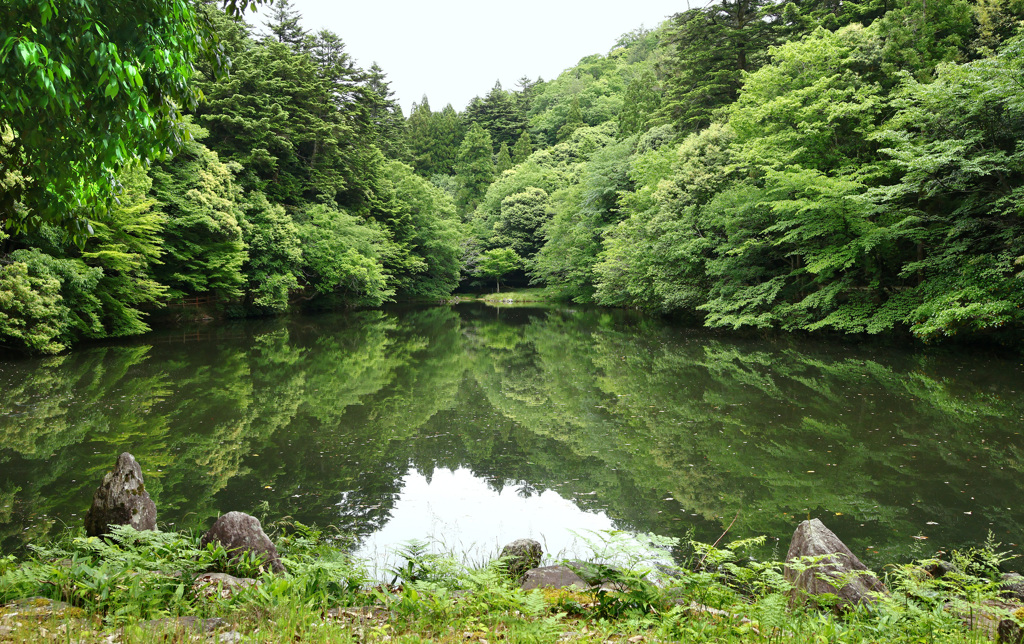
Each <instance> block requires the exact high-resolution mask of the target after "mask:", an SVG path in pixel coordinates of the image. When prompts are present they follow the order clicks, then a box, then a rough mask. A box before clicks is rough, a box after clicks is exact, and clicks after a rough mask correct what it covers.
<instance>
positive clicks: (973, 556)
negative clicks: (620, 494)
mask: <svg viewBox="0 0 1024 644" xmlns="http://www.w3.org/2000/svg"><path fill="white" fill-rule="evenodd" d="M274 538H275V541H276V542H277V544H278V548H279V551H280V553H281V556H282V560H283V562H284V563H285V565H286V567H287V569H288V572H287V573H284V574H280V575H271V574H269V573H267V572H265V571H263V570H261V568H260V564H259V562H258V561H254V560H251V559H249V560H246V559H243V560H241V561H234V562H232V561H230V560H229V559H228V556H227V553H225V552H224V551H223V550H222V549H217V548H214V547H209V548H206V549H203V548H200V547H199V545H198V538H197V537H196V536H193V535H187V534H176V533H139V532H134V531H132V530H130V529H123V530H119V531H118V532H117V534H116V535H115V540H114V541H113V542H112V543H105V542H103V541H101V540H98V539H87V538H84V537H81V536H74V535H71V534H68V535H66V536H65V537H64V538H62V539H61V540H60V541H59V542H57V543H54V544H51V545H48V546H46V547H38V548H35V549H34V551H33V553H32V554H31V555H30V556H28V557H26V558H24V559H18V558H16V557H13V556H9V557H6V558H4V559H0V604H4V605H6V606H5V608H3V609H0V642H8V641H12V642H13V641H27V642H34V641H43V640H51V641H53V640H56V641H74V642H83V643H84V642H168V641H171V642H186V641H220V642H226V641H245V642H350V641H351V642H371V641H372V642H378V641H379V642H385V641H387V642H423V641H430V642H456V641H458V642H481V643H483V644H494V643H495V642H499V641H501V642H559V641H574V642H629V643H632V644H636V643H637V642H655V641H658V642H668V641H673V642H678V641H683V642H776V641H778V642H799V643H802V642H807V643H819V642H983V641H988V635H986V633H985V632H984V630H979V629H976V628H975V629H972V628H970V627H969V626H968V625H966V624H965V621H971V620H972V619H973V620H974V622H979V621H981V620H979V617H980V616H982V615H990V616H993V617H994V618H996V622H994V623H997V622H998V619H999V618H1006V617H1007V616H1008V615H1009V611H1004V612H1002V613H1001V612H1000V610H999V609H997V608H995V607H993V606H992V605H990V603H987V602H990V601H991V600H994V599H997V598H998V597H999V596H1000V593H1001V592H1002V588H1001V584H1000V582H999V580H998V564H999V563H1000V560H1001V555H999V553H998V550H997V546H996V544H989V546H987V547H986V548H983V549H978V550H976V551H975V550H972V551H971V552H968V553H954V555H953V556H952V563H953V564H955V566H956V569H957V571H956V572H947V573H946V574H945V575H944V576H942V577H941V578H936V577H935V576H934V575H933V574H929V573H928V572H926V570H927V569H928V568H927V567H928V566H929V564H934V563H935V562H929V561H925V562H917V563H914V564H908V565H902V566H893V567H890V568H889V569H887V570H886V571H885V575H884V580H885V582H886V583H887V585H888V587H889V589H890V591H891V592H892V594H891V596H890V597H888V598H883V599H880V600H878V601H877V602H876V603H874V604H873V605H872V606H871V608H870V609H868V608H857V609H851V610H845V611H837V610H831V609H830V608H829V604H830V603H831V602H830V598H829V597H825V598H824V599H822V600H820V601H818V602H817V603H814V604H811V603H800V604H794V603H793V602H791V595H790V591H791V588H790V587H789V585H788V584H787V583H786V582H785V580H784V579H783V577H782V565H781V564H780V563H778V562H756V561H752V560H750V559H749V557H747V556H746V555H745V554H744V552H743V547H744V545H746V544H744V543H737V544H732V545H731V546H729V547H726V548H713V547H710V546H704V545H701V544H689V545H683V546H680V545H678V544H677V545H676V551H677V553H679V552H684V556H685V558H686V562H687V563H686V565H684V566H680V567H678V568H674V569H672V570H670V571H664V570H663V571H661V572H660V573H656V572H655V571H654V570H652V569H650V568H648V567H647V566H645V565H644V564H643V563H642V562H643V561H644V560H645V558H644V557H642V556H639V555H637V554H636V553H632V552H625V553H620V554H621V555H622V556H621V557H619V558H618V559H617V561H618V563H619V566H618V567H617V569H615V570H612V569H607V568H599V569H598V572H600V573H602V574H603V575H604V576H605V578H606V579H609V580H610V581H611V582H612V584H613V586H614V588H615V590H609V591H594V590H586V591H583V590H543V591H540V590H534V591H524V590H521V589H520V588H519V587H518V585H517V584H516V583H515V582H514V581H512V580H510V579H509V578H508V576H507V575H506V574H505V571H504V570H503V569H502V567H501V565H500V564H498V563H491V564H488V565H484V566H482V567H467V566H464V565H460V564H459V563H458V562H456V561H455V560H454V559H453V558H452V557H450V556H443V555H436V554H427V553H426V552H425V550H424V549H423V548H420V547H417V546H415V545H413V546H410V547H409V548H408V549H407V551H406V552H405V555H406V557H405V560H404V562H403V563H402V564H401V566H398V567H396V568H395V569H394V570H391V571H390V572H389V573H388V575H387V577H388V579H387V581H380V580H375V579H373V578H371V576H370V575H368V574H367V572H366V567H365V565H364V564H363V563H361V562H358V561H354V560H353V559H352V558H351V557H350V556H349V555H348V554H346V553H345V552H343V551H341V550H338V549H337V548H335V547H334V546H333V545H331V540H329V539H326V538H325V537H324V535H323V534H321V533H319V532H318V531H316V530H313V529H309V528H306V527H303V526H301V525H299V526H295V525H293V526H291V527H290V529H288V530H286V531H279V532H278V533H277V534H275V535H274ZM680 548H682V549H683V550H680ZM211 568H214V569H221V570H224V571H226V572H228V573H230V574H233V575H236V576H244V577H251V578H254V579H256V580H257V583H255V584H253V585H250V586H247V587H244V588H242V587H239V588H234V589H225V588H222V587H217V586H215V585H207V586H203V585H202V584H196V583H194V580H195V579H196V578H197V576H199V575H200V574H201V573H202V572H203V571H205V570H208V569H211ZM666 572H667V573H668V574H665V573H666ZM654 574H658V576H659V577H660V579H659V580H658V581H657V582H655V580H654V578H653V577H652V575H654ZM18 600H20V601H18ZM55 602H63V603H55ZM181 616H190V617H193V618H195V619H192V620H182V619H176V618H179V617H181ZM203 629H208V630H203ZM196 638H198V640H197V639H196Z"/></svg>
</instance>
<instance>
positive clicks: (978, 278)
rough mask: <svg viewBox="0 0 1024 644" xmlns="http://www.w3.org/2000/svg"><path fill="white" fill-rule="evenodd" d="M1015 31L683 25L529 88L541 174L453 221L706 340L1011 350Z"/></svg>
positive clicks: (486, 245)
mask: <svg viewBox="0 0 1024 644" xmlns="http://www.w3.org/2000/svg"><path fill="white" fill-rule="evenodd" d="M1022 18H1024V3H1021V2H1019V1H1013V0H978V1H968V0H950V1H948V2H941V3H939V2H925V1H923V0H889V1H887V2H886V1H882V0H862V1H859V2H857V1H844V2H837V1H834V0H816V1H815V0H810V1H808V0H803V1H799V2H797V1H788V2H772V1H768V0H736V1H722V2H715V3H711V4H710V5H709V6H708V7H706V8H703V9H693V10H690V11H686V12H684V13H680V14H677V15H676V16H674V17H673V18H672V19H671V20H670V21H668V22H667V23H665V24H663V25H662V26H661V27H660V28H659V29H657V30H656V31H654V32H650V33H648V32H645V31H642V30H641V31H638V32H634V33H633V34H629V35H627V36H626V37H624V38H623V39H622V41H621V42H620V43H618V45H617V46H616V48H614V49H613V50H612V51H611V52H610V53H609V54H608V55H607V56H595V57H591V58H587V59H584V60H583V61H581V63H580V64H579V65H578V66H577V67H575V68H573V69H571V70H568V71H567V72H565V73H564V74H562V75H561V76H560V77H559V78H558V79H556V80H555V81H552V82H550V83H539V84H536V85H532V86H528V87H526V88H524V91H523V92H521V93H519V94H518V95H517V97H519V98H525V100H524V101H522V102H524V103H525V104H526V106H527V107H526V109H525V110H524V111H522V112H520V114H521V115H522V120H521V121H520V122H524V121H525V125H524V126H523V131H525V132H527V133H528V134H529V135H530V136H531V141H532V143H533V145H534V146H535V147H536V148H541V149H542V151H539V152H534V153H533V154H532V155H531V156H530V157H529V158H528V159H527V160H526V161H523V162H521V163H519V164H518V165H516V166H515V167H513V168H512V169H511V170H508V171H505V172H500V173H498V176H497V178H496V179H495V181H494V182H493V183H491V185H490V186H488V187H487V189H486V190H483V189H481V190H480V191H479V192H478V193H477V194H478V195H479V196H478V198H477V199H476V200H474V201H468V202H466V203H465V205H467V206H469V209H468V210H465V211H464V212H465V214H466V216H467V217H468V220H469V221H470V223H471V225H472V229H473V234H474V236H475V240H476V242H477V243H478V244H479V247H480V248H483V249H498V248H510V249H512V250H514V251H515V252H516V253H517V254H518V255H519V256H520V257H521V258H522V264H523V267H524V270H525V273H526V274H527V275H528V276H529V278H530V279H531V280H532V281H533V282H534V283H535V284H540V285H546V286H547V287H549V288H550V289H554V290H556V291H557V292H558V293H560V294H561V295H562V296H563V297H565V298H568V299H572V300H573V301H576V302H594V303H598V304H602V305H608V306H625V307H639V308H642V309H646V310H651V311H658V312H667V313H676V314H684V315H689V316H692V317H694V318H696V319H698V320H700V321H702V322H703V323H704V324H706V325H708V326H714V327H731V328H739V327H757V328H779V329H785V330H806V331H817V330H823V329H824V330H834V331H838V332H842V333H871V334H877V333H884V334H893V333H895V334H907V333H912V334H913V335H914V336H916V337H918V338H920V339H923V340H925V341H933V340H937V339H940V338H943V337H948V336H961V337H964V336H968V337H978V336H986V337H993V336H998V337H1016V336H1015V334H1016V332H1018V331H1019V330H1020V327H1021V322H1022V316H1021V305H1022V304H1024V282H1022V280H1021V277H1022V271H1024V234H1022V233H1024V228H1022V223H1024V222H1022V219H1021V213H1022V206H1024V201H1022V197H1024V193H1022V187H1024V181H1022V179H1024V175H1022V169H1024V168H1022V161H1024V158H1022V155H1021V152H1022V150H1021V146H1020V142H1021V140H1022V139H1024V119H1022V117H1024V111H1022V107H1024V102H1022V99H1021V97H1022V96H1024V94H1022V93H1021V91H1020V84H1019V80H1020V77H1021V69H1022V62H1024V59H1022V51H1024V50H1022V40H1021V37H1020V36H1019V35H1018V34H1019V32H1020V25H1021V19H1022ZM495 91H497V88H496V90H495ZM494 95H495V93H494V92H492V94H490V95H488V97H487V98H486V99H484V100H483V101H480V102H475V103H474V104H473V105H471V106H470V108H469V109H467V112H466V118H467V120H469V121H470V122H473V123H474V125H473V126H471V127H472V128H476V125H475V124H476V123H479V124H481V125H482V126H483V128H484V129H485V130H487V131H488V132H490V133H491V137H492V140H493V141H495V144H494V145H495V146H498V143H497V141H498V140H499V135H498V134H496V131H497V130H498V129H499V128H498V127H496V126H495V125H492V124H490V123H488V122H487V121H486V119H484V120H483V121H484V122H482V123H481V117H480V114H481V112H482V110H481V108H483V107H485V106H487V105H489V104H495V103H497V101H495V100H494ZM413 116H416V114H415V113H414V115H413ZM502 122H508V119H505V120H504V121H502ZM410 124H412V121H410ZM471 131H473V130H471ZM469 136H470V135H467V139H468V137H469ZM477 136H479V134H477ZM513 139H514V135H513V136H512V137H505V138H504V139H502V141H501V145H504V144H505V143H506V142H507V141H510V140H513ZM414 149H415V148H414ZM495 154H496V155H498V158H501V150H499V149H496V150H495ZM424 158H430V157H429V155H424ZM417 160H418V159H417ZM417 167H418V168H419V166H417ZM455 176H456V178H459V177H460V170H459V166H456V172H455Z"/></svg>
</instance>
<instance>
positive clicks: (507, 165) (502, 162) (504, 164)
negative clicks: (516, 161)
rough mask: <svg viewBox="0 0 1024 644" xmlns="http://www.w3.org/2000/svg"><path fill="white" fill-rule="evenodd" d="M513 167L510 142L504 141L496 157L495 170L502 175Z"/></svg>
mask: <svg viewBox="0 0 1024 644" xmlns="http://www.w3.org/2000/svg"><path fill="white" fill-rule="evenodd" d="M510 169H512V155H511V154H510V153H509V151H508V143H502V144H501V148H500V149H499V150H498V154H497V155H496V156H495V158H494V171H495V172H496V173H497V174H498V175H500V174H501V173H502V172H504V171H505V170H510Z"/></svg>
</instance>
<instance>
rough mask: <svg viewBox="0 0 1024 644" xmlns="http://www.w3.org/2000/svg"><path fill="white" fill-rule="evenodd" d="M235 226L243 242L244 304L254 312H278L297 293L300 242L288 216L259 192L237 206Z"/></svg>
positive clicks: (300, 256) (285, 308)
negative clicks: (244, 255) (237, 217)
mask: <svg viewBox="0 0 1024 644" xmlns="http://www.w3.org/2000/svg"><path fill="white" fill-rule="evenodd" d="M240 206H241V208H240V211H241V212H240V217H239V222H238V223H239V225H240V227H241V229H242V241H243V242H244V243H245V250H246V261H245V263H244V264H243V265H242V269H241V270H242V274H243V275H244V276H245V281H246V290H245V305H246V306H247V307H251V308H254V309H255V310H257V311H268V312H273V313H281V312H283V311H285V310H287V309H288V305H289V303H290V296H291V295H292V294H293V293H294V292H296V291H298V290H299V280H298V277H299V275H300V271H301V267H302V242H301V240H300V238H299V229H298V226H296V225H295V222H294V221H293V220H292V218H291V216H290V215H289V214H288V213H287V212H286V211H285V209H284V208H282V207H281V206H279V205H273V204H271V203H270V202H269V201H267V198H266V196H265V195H264V194H263V193H262V192H256V193H252V194H250V195H248V196H247V198H246V199H245V200H244V201H243V202H242V203H241V204H240Z"/></svg>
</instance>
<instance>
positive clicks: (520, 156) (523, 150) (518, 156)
mask: <svg viewBox="0 0 1024 644" xmlns="http://www.w3.org/2000/svg"><path fill="white" fill-rule="evenodd" d="M531 154H533V145H531V144H530V133H529V132H523V133H522V135H520V137H519V140H518V141H516V145H515V147H514V148H512V163H513V164H514V165H519V164H520V163H522V162H523V161H526V160H527V159H528V158H529V157H530V155H531Z"/></svg>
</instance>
